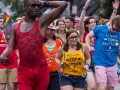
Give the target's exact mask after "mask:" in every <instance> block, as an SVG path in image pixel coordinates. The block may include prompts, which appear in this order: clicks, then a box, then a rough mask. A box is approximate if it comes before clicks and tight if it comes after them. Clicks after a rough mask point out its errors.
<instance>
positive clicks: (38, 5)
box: [30, 3, 42, 8]
mask: <svg viewBox="0 0 120 90" xmlns="http://www.w3.org/2000/svg"><path fill="white" fill-rule="evenodd" d="M30 6H31V7H32V8H35V7H38V8H40V7H41V6H42V5H41V4H40V3H38V4H36V3H33V4H31V5H30Z"/></svg>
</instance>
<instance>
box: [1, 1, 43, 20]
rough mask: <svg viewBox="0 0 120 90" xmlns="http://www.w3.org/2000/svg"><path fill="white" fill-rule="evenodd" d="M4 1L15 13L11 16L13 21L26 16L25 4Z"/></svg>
mask: <svg viewBox="0 0 120 90" xmlns="http://www.w3.org/2000/svg"><path fill="white" fill-rule="evenodd" d="M2 1H3V3H4V4H5V6H11V7H10V9H11V11H12V12H13V13H14V14H13V16H11V18H12V19H13V20H15V19H16V18H17V17H20V16H22V15H23V14H24V7H23V2H19V1H20V0H2ZM44 10H45V8H44V9H42V10H40V13H39V16H40V15H41V13H42V12H43V11H44Z"/></svg>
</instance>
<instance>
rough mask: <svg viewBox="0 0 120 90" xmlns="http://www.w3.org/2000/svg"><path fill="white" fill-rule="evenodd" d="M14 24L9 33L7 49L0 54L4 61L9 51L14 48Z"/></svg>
mask: <svg viewBox="0 0 120 90" xmlns="http://www.w3.org/2000/svg"><path fill="white" fill-rule="evenodd" d="M16 24H17V23H16ZM16 24H13V25H12V27H11V32H10V33H11V35H10V41H9V44H8V46H7V48H6V49H5V51H4V52H3V53H2V54H1V57H2V58H4V59H6V58H7V57H9V55H10V53H11V51H12V50H13V49H14V48H15V45H16V39H15V27H16Z"/></svg>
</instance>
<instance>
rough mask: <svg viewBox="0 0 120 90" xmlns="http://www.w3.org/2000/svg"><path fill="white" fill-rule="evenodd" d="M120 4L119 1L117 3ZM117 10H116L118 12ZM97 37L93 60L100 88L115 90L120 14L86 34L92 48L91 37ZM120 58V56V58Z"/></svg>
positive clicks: (88, 44)
mask: <svg viewBox="0 0 120 90" xmlns="http://www.w3.org/2000/svg"><path fill="white" fill-rule="evenodd" d="M115 5H116V6H119V1H118V2H117V3H115ZM116 12H117V10H114V13H116ZM92 37H95V38H96V39H95V43H94V51H93V55H92V60H93V63H94V66H95V74H96V80H97V83H98V88H99V90H106V89H107V90H114V87H115V86H117V84H118V76H117V56H118V51H119V47H120V46H119V45H120V15H117V16H115V17H114V18H113V19H112V20H111V22H110V25H109V26H108V25H98V26H96V27H95V28H94V29H93V30H92V31H91V32H89V34H88V35H87V36H86V44H87V46H88V47H89V48H90V39H91V38H92ZM118 59H119V58H118Z"/></svg>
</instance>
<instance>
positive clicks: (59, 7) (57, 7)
mask: <svg viewBox="0 0 120 90" xmlns="http://www.w3.org/2000/svg"><path fill="white" fill-rule="evenodd" d="M48 4H49V7H53V8H54V9H53V10H52V12H51V13H50V14H48V15H46V16H44V17H43V18H42V19H41V20H40V22H39V24H40V25H39V26H40V29H41V33H42V34H43V36H45V33H46V30H47V28H48V25H49V24H50V23H51V22H52V21H54V20H55V19H56V18H58V17H59V16H60V15H61V14H62V13H63V11H64V10H65V9H66V7H67V3H66V2H65V1H49V3H48Z"/></svg>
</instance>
